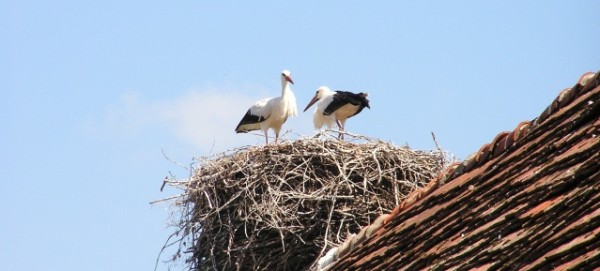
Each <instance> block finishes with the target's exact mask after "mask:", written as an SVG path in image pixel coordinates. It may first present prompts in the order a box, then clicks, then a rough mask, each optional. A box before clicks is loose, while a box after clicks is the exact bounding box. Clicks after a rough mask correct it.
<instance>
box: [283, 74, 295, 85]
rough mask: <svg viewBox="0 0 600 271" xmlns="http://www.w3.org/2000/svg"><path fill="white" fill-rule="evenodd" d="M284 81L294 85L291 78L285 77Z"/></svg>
mask: <svg viewBox="0 0 600 271" xmlns="http://www.w3.org/2000/svg"><path fill="white" fill-rule="evenodd" d="M285 80H287V81H288V82H290V83H292V85H293V84H294V80H292V77H291V76H286V77H285Z"/></svg>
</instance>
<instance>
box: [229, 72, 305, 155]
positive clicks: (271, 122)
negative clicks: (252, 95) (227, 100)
mask: <svg viewBox="0 0 600 271" xmlns="http://www.w3.org/2000/svg"><path fill="white" fill-rule="evenodd" d="M290 83H292V84H294V81H293V80H292V75H291V74H290V72H289V71H287V70H284V71H282V72H281V97H273V98H267V99H262V100H260V101H258V102H256V103H255V104H254V105H252V106H251V107H250V109H248V111H247V112H246V115H244V117H243V118H242V120H241V121H240V123H239V124H238V126H237V127H236V128H235V131H236V132H237V133H247V132H249V131H254V130H262V131H263V132H264V133H265V142H266V144H269V138H268V136H267V131H268V130H269V128H271V129H273V130H275V143H278V140H279V131H281V126H282V125H283V123H284V122H285V121H286V120H287V118H288V117H293V116H296V115H297V114H298V113H297V112H298V109H297V108H296V97H295V96H294V93H293V92H292V89H290Z"/></svg>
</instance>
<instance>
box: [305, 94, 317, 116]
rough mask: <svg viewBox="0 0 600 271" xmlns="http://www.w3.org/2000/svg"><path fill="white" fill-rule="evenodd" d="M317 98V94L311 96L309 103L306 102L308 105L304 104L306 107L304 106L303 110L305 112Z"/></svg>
mask: <svg viewBox="0 0 600 271" xmlns="http://www.w3.org/2000/svg"><path fill="white" fill-rule="evenodd" d="M318 100H319V98H318V97H317V95H315V97H313V98H312V100H310V103H308V105H307V106H306V108H304V112H306V110H308V109H309V108H310V107H311V106H312V105H313V104H315V103H316V102H317V101H318Z"/></svg>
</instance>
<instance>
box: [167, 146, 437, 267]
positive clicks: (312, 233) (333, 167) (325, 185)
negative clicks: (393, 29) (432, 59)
mask: <svg viewBox="0 0 600 271" xmlns="http://www.w3.org/2000/svg"><path fill="white" fill-rule="evenodd" d="M446 163H447V160H446V154H445V153H443V152H442V151H441V150H436V151H416V150H411V149H410V148H408V147H397V146H393V145H391V144H389V143H384V142H381V141H378V140H372V139H365V138H362V140H361V142H360V143H353V142H348V141H338V140H323V139H316V138H309V139H300V140H296V141H293V142H285V143H281V144H277V145H267V146H260V147H246V148H239V149H235V150H233V151H228V152H225V153H221V154H219V155H216V156H214V157H207V158H201V159H200V161H199V163H198V164H197V165H196V167H195V168H194V170H193V172H192V175H191V177H190V178H189V179H186V180H182V181H177V180H173V179H170V180H166V182H167V183H169V184H171V185H173V186H177V187H179V188H181V189H183V190H184V193H183V194H182V195H181V196H180V197H179V198H177V200H176V201H175V202H176V204H175V207H176V211H175V212H176V213H178V215H177V217H178V218H177V220H178V221H176V223H175V227H176V228H177V230H176V232H175V233H174V234H173V237H178V238H176V239H177V241H176V242H173V243H171V245H173V244H178V246H179V251H178V252H177V253H176V255H175V256H174V259H176V258H177V257H184V259H185V261H186V263H187V264H188V265H189V269H190V270H305V269H308V268H309V267H311V266H312V265H313V264H314V263H315V261H316V260H317V259H318V258H319V257H320V256H321V255H322V254H323V253H324V251H326V250H327V249H329V248H331V247H334V246H337V245H339V244H340V243H341V242H343V241H344V240H345V238H346V237H347V236H348V235H350V234H353V233H357V232H358V231H359V230H360V228H361V227H363V226H365V225H368V224H370V223H371V222H372V221H373V220H374V219H375V218H377V217H378V216H379V215H381V214H383V213H389V212H390V211H391V209H393V208H394V207H395V206H397V205H398V204H399V203H400V201H402V199H403V198H405V197H406V196H407V194H408V193H410V192H411V191H413V190H415V189H417V188H418V187H420V186H423V185H424V184H425V183H426V182H427V181H428V180H430V179H431V178H433V177H434V176H435V175H436V174H437V173H438V172H439V171H440V170H441V169H442V168H443V167H444V166H445V165H446Z"/></svg>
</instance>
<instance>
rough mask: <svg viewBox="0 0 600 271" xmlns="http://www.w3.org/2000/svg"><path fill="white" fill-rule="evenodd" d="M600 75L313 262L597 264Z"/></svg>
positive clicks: (465, 266)
mask: <svg viewBox="0 0 600 271" xmlns="http://www.w3.org/2000/svg"><path fill="white" fill-rule="evenodd" d="M599 74H600V73H586V74H584V75H583V76H582V77H581V79H580V80H579V81H578V82H577V84H576V85H575V86H573V87H572V88H567V89H565V90H563V91H561V92H560V94H559V95H558V97H557V98H556V99H555V100H554V101H552V103H551V104H550V105H549V106H548V107H547V108H546V109H545V110H544V111H543V112H542V114H541V115H540V116H539V117H538V118H536V119H534V120H532V121H524V122H522V123H519V124H518V125H517V127H516V128H515V129H514V130H513V131H512V132H502V133H500V134H498V135H497V136H496V137H495V138H494V140H493V141H492V142H491V143H489V144H485V145H484V146H482V147H481V148H480V149H479V150H478V151H477V152H475V153H474V154H473V155H471V156H470V157H469V158H467V159H465V161H463V162H461V163H455V164H453V165H451V166H450V167H449V168H448V169H447V170H446V171H444V172H443V173H442V174H440V175H439V176H438V177H437V178H435V179H433V180H431V181H430V182H429V184H428V185H426V186H425V187H423V188H422V189H420V190H417V191H415V192H413V193H411V194H410V195H409V196H408V197H407V198H406V199H405V200H404V201H403V202H402V203H401V204H400V205H399V206H398V207H396V208H395V209H394V210H393V211H392V212H391V213H390V214H387V215H383V216H381V217H380V218H379V219H377V220H376V221H375V222H374V223H373V224H371V225H369V226H367V227H364V228H363V229H362V231H361V232H360V233H358V234H356V235H354V236H353V237H351V238H349V239H348V240H346V242H344V243H343V244H342V245H341V246H340V247H337V248H334V249H332V250H331V251H329V253H328V254H327V255H326V256H325V257H323V258H322V259H321V260H320V268H321V269H325V270H327V271H333V270H421V269H428V270H449V269H458V270H487V269H491V270H498V269H500V270H548V269H556V270H590V269H593V268H598V267H600V75H599Z"/></svg>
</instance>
